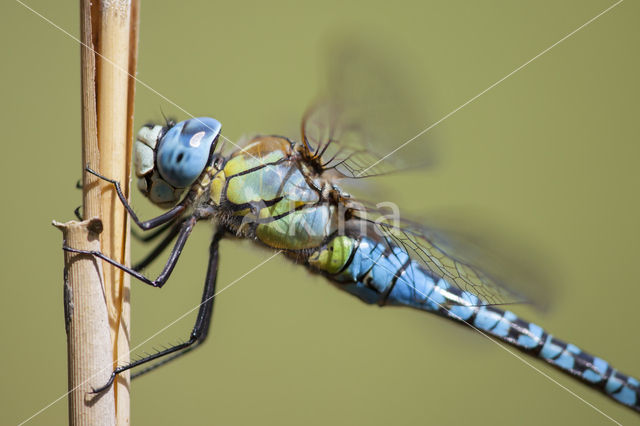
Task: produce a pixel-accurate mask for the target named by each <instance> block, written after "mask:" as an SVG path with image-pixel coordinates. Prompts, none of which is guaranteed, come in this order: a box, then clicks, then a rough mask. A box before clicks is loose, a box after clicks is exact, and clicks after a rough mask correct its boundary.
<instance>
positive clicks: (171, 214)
mask: <svg viewBox="0 0 640 426" xmlns="http://www.w3.org/2000/svg"><path fill="white" fill-rule="evenodd" d="M85 170H86V171H87V172H88V173H91V174H92V175H94V176H96V177H98V178H100V179H102V180H104V181H107V182H109V183H111V184H112V185H113V186H114V187H115V189H116V193H117V194H118V198H120V201H121V202H122V205H123V206H124V208H125V209H127V212H129V215H130V216H131V219H132V220H133V221H134V222H135V224H136V225H138V226H139V227H140V228H141V229H143V230H145V231H146V230H149V229H153V228H157V227H158V226H160V225H163V224H165V223H167V222H170V221H171V220H172V219H175V218H176V217H178V216H179V215H180V214H181V213H182V212H184V210H185V207H184V206H183V205H182V204H178V205H177V206H175V207H172V208H171V209H170V210H169V211H167V212H165V213H163V214H161V215H160V216H158V217H154V218H152V219H149V220H146V221H144V222H143V221H141V220H140V219H138V216H137V215H136V214H135V212H134V211H133V209H132V208H131V205H130V204H129V202H128V201H127V198H126V197H125V196H124V193H123V192H122V189H121V188H120V182H118V181H117V180H113V179H109V178H108V177H106V176H102V175H101V174H100V173H98V172H96V171H95V170H92V169H91V168H89V167H85Z"/></svg>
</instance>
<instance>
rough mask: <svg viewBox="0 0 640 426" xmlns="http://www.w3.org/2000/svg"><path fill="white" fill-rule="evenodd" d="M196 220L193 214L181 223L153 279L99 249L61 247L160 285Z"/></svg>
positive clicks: (167, 274) (157, 285) (166, 278)
mask: <svg viewBox="0 0 640 426" xmlns="http://www.w3.org/2000/svg"><path fill="white" fill-rule="evenodd" d="M197 221H198V216H197V215H193V216H191V217H189V218H188V219H186V220H185V221H184V222H182V223H181V225H180V231H179V233H178V241H176V244H175V245H174V246H173V249H172V250H171V254H170V255H169V259H168V260H167V263H166V264H165V265H164V268H163V269H162V272H160V275H158V278H156V279H155V280H150V279H149V278H147V277H145V276H144V275H142V274H141V273H140V272H138V271H136V270H134V269H132V268H129V267H128V266H125V265H123V264H122V263H120V262H118V261H116V260H113V259H111V258H110V257H108V256H107V255H105V254H103V253H102V252H100V251H97V250H78V249H75V248H72V247H67V246H63V247H62V249H63V250H65V251H68V252H72V253H80V254H90V255H93V256H95V257H98V258H100V259H102V260H104V261H105V262H107V263H110V264H111V265H113V266H115V267H116V268H119V269H121V270H123V271H124V272H126V273H128V274H130V275H131V276H133V277H136V278H137V279H139V280H140V281H142V282H143V283H146V284H149V285H151V286H153V287H162V286H163V285H164V283H165V282H167V280H168V279H169V276H170V275H171V272H173V268H175V266H176V263H178V258H179V257H180V254H181V253H182V249H183V248H184V245H185V243H186V242H187V239H188V238H189V235H190V234H191V231H192V230H193V227H194V226H195V224H196V222H197Z"/></svg>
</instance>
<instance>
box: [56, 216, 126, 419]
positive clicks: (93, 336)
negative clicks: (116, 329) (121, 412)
mask: <svg viewBox="0 0 640 426" xmlns="http://www.w3.org/2000/svg"><path fill="white" fill-rule="evenodd" d="M53 224H54V225H55V226H56V227H58V229H60V230H61V231H62V233H63V240H64V244H65V245H67V246H70V247H75V248H78V249H82V250H99V249H100V241H99V232H100V231H101V229H102V224H101V222H100V220H99V219H91V220H85V221H83V222H75V221H72V222H67V223H64V224H63V223H58V222H54V223H53ZM64 260H65V269H64V278H65V279H64V302H65V327H66V330H67V353H68V364H69V367H68V368H69V390H70V394H69V424H70V425H72V426H79V425H115V419H116V417H115V403H114V394H113V390H111V389H110V390H108V391H107V392H105V393H102V394H100V395H92V394H90V392H91V385H92V384H93V383H104V382H106V381H107V380H108V378H109V375H110V374H111V365H112V359H111V350H110V349H111V348H110V344H111V339H110V337H109V327H108V318H107V306H106V304H105V294H104V291H103V290H104V288H103V286H102V265H101V263H100V262H98V261H96V259H95V258H94V257H93V256H90V255H82V254H80V255H79V254H76V253H70V252H64Z"/></svg>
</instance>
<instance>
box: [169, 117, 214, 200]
mask: <svg viewBox="0 0 640 426" xmlns="http://www.w3.org/2000/svg"><path fill="white" fill-rule="evenodd" d="M221 127H222V125H221V124H220V122H218V121H217V120H214V119H213V118H208V117H201V118H193V119H191V120H186V121H182V122H180V123H178V124H176V125H175V126H173V127H172V128H170V129H169V130H168V131H167V133H166V134H165V135H164V136H163V137H162V139H161V140H160V143H159V144H158V153H157V157H156V165H157V167H158V171H159V172H160V175H161V176H162V178H163V179H164V180H165V181H166V182H167V183H169V184H170V185H171V186H173V187H174V188H186V187H187V186H189V185H191V184H192V183H193V182H195V180H196V179H197V178H198V176H200V174H201V173H202V171H203V170H204V168H205V167H206V166H207V160H208V159H209V152H210V150H211V144H213V143H214V142H215V141H216V140H217V138H218V135H219V134H220V128H221Z"/></svg>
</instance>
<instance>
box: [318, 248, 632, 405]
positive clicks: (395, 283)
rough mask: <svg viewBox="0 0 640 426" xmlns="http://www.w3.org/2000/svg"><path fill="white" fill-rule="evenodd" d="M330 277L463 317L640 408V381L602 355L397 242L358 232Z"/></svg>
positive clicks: (364, 294) (364, 291)
mask: <svg viewBox="0 0 640 426" xmlns="http://www.w3.org/2000/svg"><path fill="white" fill-rule="evenodd" d="M330 277H331V278H333V279H334V280H336V281H338V282H339V287H340V288H342V289H344V290H346V291H348V292H349V293H351V294H353V295H355V296H357V297H359V298H360V299H362V300H363V301H365V302H367V303H371V304H373V303H377V304H379V305H381V306H383V305H394V306H410V307H412V308H416V309H421V310H425V311H430V312H434V313H437V314H439V315H442V316H445V317H448V318H451V319H454V320H457V321H460V322H465V323H467V324H469V325H470V326H472V327H473V328H476V329H477V330H480V331H482V332H485V333H487V334H489V335H492V336H494V337H496V338H498V339H500V340H502V341H504V342H507V343H509V344H510V345H512V346H515V347H517V348H518V349H520V350H522V351H524V352H527V353H528V354H530V355H533V356H536V357H539V358H542V359H543V360H545V361H547V362H548V363H550V364H552V365H554V366H555V367H557V368H559V369H560V370H562V371H564V372H566V373H568V374H571V375H572V376H575V377H577V378H578V379H580V380H582V381H584V382H586V383H587V384H589V385H591V386H593V387H596V388H598V389H600V390H601V391H602V392H604V393H605V394H606V395H608V396H610V397H611V398H613V399H615V400H616V401H618V402H620V403H622V404H624V405H627V406H629V407H631V408H633V409H635V410H636V411H640V383H639V382H638V380H637V379H635V378H633V377H629V376H627V375H625V374H622V373H620V372H619V371H617V370H615V369H614V368H612V367H611V365H609V363H608V362H606V361H605V360H603V359H601V358H598V357H595V356H593V355H590V354H588V353H586V352H584V351H582V350H581V349H580V348H578V347H577V346H575V345H572V344H570V343H566V342H563V341H562V340H559V339H556V338H555V337H553V336H552V335H551V334H549V333H547V332H546V331H544V330H543V329H542V327H540V326H538V325H536V324H532V323H530V322H527V321H524V320H522V319H520V318H519V317H518V316H517V315H516V314H514V313H513V312H510V311H503V310H501V309H498V308H496V307H495V306H490V305H488V304H487V303H486V302H484V301H483V300H481V299H480V298H479V297H478V296H476V295H474V294H472V293H470V292H468V291H464V290H461V289H459V288H458V287H455V286H452V285H451V284H449V283H448V282H447V281H446V280H445V279H443V278H439V277H436V276H434V275H433V274H431V273H429V272H428V271H427V270H425V269H424V268H423V267H422V266H421V265H420V264H419V263H418V262H416V261H415V260H412V259H411V258H410V257H409V255H408V254H407V252H406V251H404V250H403V249H401V248H400V247H391V248H390V247H389V245H388V244H386V243H383V242H378V241H375V240H372V239H369V238H366V237H362V238H361V239H360V240H359V241H357V244H356V246H355V249H354V252H353V254H352V255H351V259H350V261H349V262H348V263H347V264H346V265H345V267H344V268H343V269H342V270H341V271H340V272H339V273H337V274H334V275H331V276H330Z"/></svg>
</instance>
